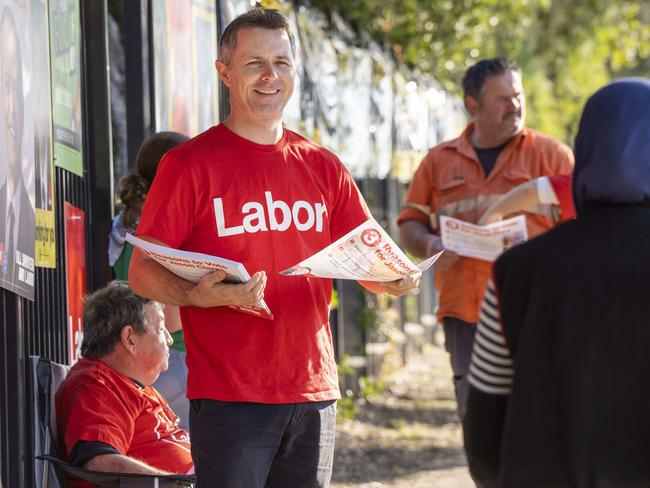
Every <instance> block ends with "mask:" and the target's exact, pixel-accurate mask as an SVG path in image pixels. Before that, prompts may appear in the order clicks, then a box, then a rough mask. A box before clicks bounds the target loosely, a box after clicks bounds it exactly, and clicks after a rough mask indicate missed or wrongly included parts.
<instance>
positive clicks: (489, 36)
mask: <svg viewBox="0 0 650 488" xmlns="http://www.w3.org/2000/svg"><path fill="white" fill-rule="evenodd" d="M311 4H312V6H313V7H315V8H318V9H320V10H321V11H323V12H324V13H326V14H331V13H333V12H336V13H338V14H339V15H341V16H342V17H343V18H344V19H346V20H347V21H348V22H350V23H351V25H352V26H353V27H354V29H355V30H356V32H357V34H358V35H359V36H360V38H363V36H361V35H360V34H361V33H368V34H370V36H371V37H372V38H373V39H374V40H376V41H378V42H379V43H380V44H381V45H383V46H385V47H386V49H387V50H388V51H389V52H391V54H392V55H393V56H394V58H395V59H396V60H397V61H398V62H402V63H405V64H407V65H409V66H410V67H412V68H417V69H418V70H420V71H421V72H423V73H426V74H429V75H431V76H433V77H434V78H435V79H436V80H437V81H438V82H439V83H441V84H442V85H443V86H444V87H445V88H446V89H448V90H452V91H455V92H456V93H459V94H460V87H459V84H460V80H461V79H462V76H463V73H464V71H465V70H466V69H467V67H468V66H470V65H471V64H473V63H474V62H475V61H477V60H478V59H481V58H485V57H493V56H498V55H500V56H506V57H509V58H512V59H515V60H516V61H517V62H518V63H519V64H520V65H521V67H522V70H523V72H524V81H525V85H526V89H527V95H528V113H529V119H528V125H530V126H532V127H534V128H538V129H540V130H542V131H545V132H548V133H550V134H552V135H555V136H557V137H560V138H561V139H563V140H565V141H566V142H569V143H570V142H571V141H572V138H573V134H574V133H575V131H576V129H577V127H576V126H577V121H578V117H579V115H580V112H581V110H582V106H583V105H584V102H585V100H586V98H587V97H588V96H589V95H590V94H591V93H593V92H594V91H595V90H596V89H597V88H599V87H600V86H602V85H603V84H604V83H606V82H607V81H609V80H610V79H612V78H614V77H617V76H623V75H633V74H637V73H638V74H641V75H643V74H645V75H647V73H648V66H649V65H650V62H649V60H648V58H649V57H650V1H648V0H643V1H640V2H630V1H621V2H609V1H607V0H509V1H504V0H457V1H451V0H313V1H312V2H311Z"/></svg>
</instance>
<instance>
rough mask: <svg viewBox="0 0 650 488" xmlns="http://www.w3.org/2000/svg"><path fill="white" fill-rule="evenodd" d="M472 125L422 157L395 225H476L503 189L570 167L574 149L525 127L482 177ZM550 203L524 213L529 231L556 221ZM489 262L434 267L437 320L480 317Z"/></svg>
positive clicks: (470, 260) (468, 261) (531, 233)
mask: <svg viewBox="0 0 650 488" xmlns="http://www.w3.org/2000/svg"><path fill="white" fill-rule="evenodd" d="M473 130H474V125H473V124H470V125H469V126H468V127H467V128H466V129H465V131H464V132H463V133H462V134H461V136H460V137H458V138H457V139H453V140H451V141H447V142H443V143H442V144H440V145H438V146H436V147H434V148H433V149H431V150H430V151H429V153H428V154H427V155H426V156H425V157H424V159H423V160H422V162H421V163H420V166H419V167H418V169H417V171H416V172H415V175H414V176H413V181H412V182H411V185H410V186H409V189H408V191H407V193H406V197H405V201H404V207H403V209H402V211H401V212H400V214H399V216H398V219H397V223H398V225H399V224H401V223H402V222H406V221H408V220H416V221H418V222H421V223H422V224H424V225H427V226H428V227H429V228H430V229H431V231H432V232H434V233H436V234H439V229H438V226H439V217H440V216H441V215H447V216H450V217H454V218H457V219H461V220H464V221H466V222H471V223H476V222H477V221H478V219H479V218H480V217H481V215H482V214H483V212H484V211H485V210H486V209H487V208H488V207H489V206H490V205H491V204H492V203H494V202H495V201H496V199H497V198H499V197H500V196H501V195H503V194H504V193H506V192H508V191H509V190H511V189H512V188H514V187H516V186H518V185H520V184H522V183H525V182H526V181H529V180H532V179H534V178H537V177H539V176H549V175H554V174H560V173H570V172H572V171H573V153H572V152H571V149H569V147H568V146H566V145H565V144H562V143H561V142H559V141H557V140H555V139H553V138H551V137H549V136H546V135H544V134H541V133H539V132H537V131H534V130H532V129H527V128H524V130H523V131H522V132H521V133H520V134H518V135H517V136H515V137H514V138H513V139H512V140H511V141H510V142H509V143H508V144H507V145H506V147H504V148H503V150H502V151H501V153H500V154H499V157H498V158H497V161H496V164H495V166H494V169H493V170H492V172H491V173H490V174H489V176H487V177H486V176H485V173H484V171H483V167H482V166H481V163H480V162H479V160H478V157H477V156H476V152H475V151H474V148H473V147H472V143H471V139H470V136H471V134H472V131H473ZM553 214H554V212H553V209H552V208H551V206H550V205H547V206H545V207H544V208H538V209H536V213H525V215H526V222H527V226H528V235H529V237H533V236H535V235H538V234H540V233H542V232H543V231H545V230H547V229H549V228H550V227H552V226H553V225H554V221H553ZM491 269H492V263H491V262H489V261H483V260H479V259H473V258H466V257H460V258H459V259H458V261H456V262H455V263H454V264H453V265H452V266H450V267H449V268H447V270H446V271H445V272H444V273H443V272H441V271H439V270H437V269H436V287H437V288H438V292H439V295H440V296H439V306H438V313H437V315H438V318H442V317H456V318H458V319H461V320H464V321H466V322H470V323H476V322H477V320H478V314H479V308H480V305H481V300H482V299H483V293H484V292H485V288H486V286H487V282H488V279H489V277H490V273H491Z"/></svg>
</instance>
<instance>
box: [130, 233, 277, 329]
mask: <svg viewBox="0 0 650 488" xmlns="http://www.w3.org/2000/svg"><path fill="white" fill-rule="evenodd" d="M126 240H127V242H130V243H131V244H132V245H133V246H136V247H137V248H138V249H140V250H141V251H142V252H144V253H145V254H146V255H147V256H149V257H150V258H151V259H153V260H154V261H156V262H158V263H159V264H160V265H162V266H164V267H165V268H167V269H168V270H169V271H171V272H172V273H174V274H175V275H176V276H178V277H179V278H183V279H184V280H187V281H190V282H192V283H197V282H198V281H199V280H200V279H201V278H202V277H203V276H205V275H206V274H208V273H211V272H212V271H216V270H219V269H220V270H222V271H224V272H225V273H226V277H225V278H224V280H223V281H224V282H226V283H246V282H247V281H248V280H250V279H251V276H250V274H248V271H247V270H246V268H245V267H244V265H243V264H242V263H238V262H237V261H231V260H230V259H225V258H219V257H216V256H210V255H208V254H201V253H198V252H189V251H181V250H179V249H173V248H171V247H165V246H159V245H157V244H152V243H151V242H147V241H143V240H142V239H140V238H138V237H135V236H133V235H131V234H126ZM230 308H234V309H235V310H239V311H240V312H244V313H248V314H251V315H256V316H258V317H263V318H265V319H269V320H272V319H273V314H272V313H271V311H270V310H269V307H267V305H266V303H264V300H262V301H261V302H260V303H258V304H257V305H256V306H253V307H245V306H235V305H231V306H230Z"/></svg>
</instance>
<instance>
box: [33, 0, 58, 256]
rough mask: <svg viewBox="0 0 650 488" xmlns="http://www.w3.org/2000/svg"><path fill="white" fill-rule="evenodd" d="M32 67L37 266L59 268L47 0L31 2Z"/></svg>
mask: <svg viewBox="0 0 650 488" xmlns="http://www.w3.org/2000/svg"><path fill="white" fill-rule="evenodd" d="M30 12H31V33H32V36H31V38H32V43H33V46H32V66H33V67H34V76H33V83H34V85H33V86H34V102H35V103H34V170H35V175H34V182H35V207H36V249H35V253H36V254H35V260H36V266H39V267H43V268H54V267H56V234H55V230H54V229H55V218H54V157H53V156H54V155H53V152H52V111H51V101H52V96H51V92H50V56H49V52H50V51H49V49H50V46H49V36H48V23H47V14H48V12H47V3H46V2H45V0H31V1H30Z"/></svg>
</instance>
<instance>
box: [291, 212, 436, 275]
mask: <svg viewBox="0 0 650 488" xmlns="http://www.w3.org/2000/svg"><path fill="white" fill-rule="evenodd" d="M441 254H442V252H440V253H438V254H436V255H435V256H431V257H430V258H429V259H427V260H426V261H423V262H422V263H420V264H419V265H417V266H416V265H415V264H413V263H412V262H411V260H410V259H409V258H408V257H406V255H405V254H404V253H403V252H402V250H401V249H400V248H399V247H398V246H397V244H395V242H394V241H393V240H392V239H391V238H390V236H389V235H388V234H387V233H386V231H385V230H384V229H382V227H381V225H379V223H378V222H377V221H376V220H375V219H372V218H370V219H368V220H367V221H366V222H364V223H363V224H361V225H360V226H359V227H357V228H355V229H353V230H351V231H350V232H348V233H347V234H346V235H344V236H343V237H341V238H340V239H339V240H337V241H336V242H334V243H332V244H330V245H329V246H327V247H326V248H325V249H323V250H321V251H319V252H318V253H316V254H314V255H313V256H311V257H309V258H307V259H305V260H304V261H301V262H300V263H298V264H296V265H295V266H292V267H290V268H287V269H285V270H284V271H282V272H281V273H282V274H283V275H286V276H315V277H319V278H333V279H344V280H361V281H383V282H385V281H395V280H399V279H401V278H404V277H405V276H408V275H410V274H413V273H419V272H421V271H425V270H426V269H428V268H429V267H431V265H432V264H433V263H434V262H435V261H436V259H438V258H439V257H440V255H441Z"/></svg>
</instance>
